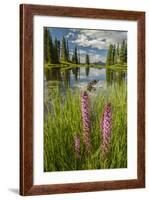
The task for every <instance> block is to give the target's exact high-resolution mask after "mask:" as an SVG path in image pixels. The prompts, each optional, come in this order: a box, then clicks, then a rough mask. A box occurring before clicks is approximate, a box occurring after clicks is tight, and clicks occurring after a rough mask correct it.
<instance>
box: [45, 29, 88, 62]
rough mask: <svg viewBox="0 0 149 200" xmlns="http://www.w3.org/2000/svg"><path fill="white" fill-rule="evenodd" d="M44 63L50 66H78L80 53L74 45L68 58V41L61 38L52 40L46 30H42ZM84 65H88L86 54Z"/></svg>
mask: <svg viewBox="0 0 149 200" xmlns="http://www.w3.org/2000/svg"><path fill="white" fill-rule="evenodd" d="M44 61H45V63H50V64H59V63H64V62H70V63H74V64H80V51H79V48H78V47H77V45H75V47H74V50H73V54H72V56H70V51H69V41H68V40H67V39H66V38H65V37H64V36H63V38H62V40H61V41H60V40H58V39H57V38H56V37H55V39H54V40H53V38H52V35H51V33H50V31H49V30H48V28H45V29H44ZM86 64H87V65H89V64H90V59H89V55H88V54H86Z"/></svg>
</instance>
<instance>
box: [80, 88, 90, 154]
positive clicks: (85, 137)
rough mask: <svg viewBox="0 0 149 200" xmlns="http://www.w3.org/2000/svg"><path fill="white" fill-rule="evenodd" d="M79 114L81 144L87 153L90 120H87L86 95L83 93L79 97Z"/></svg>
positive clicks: (87, 106) (88, 148) (88, 149)
mask: <svg viewBox="0 0 149 200" xmlns="http://www.w3.org/2000/svg"><path fill="white" fill-rule="evenodd" d="M81 112H82V122H83V142H84V144H85V148H86V151H87V152H88V153H89V152H90V149H91V146H90V119H89V105H88V94H87V92H86V91H85V92H83V93H82V95H81Z"/></svg>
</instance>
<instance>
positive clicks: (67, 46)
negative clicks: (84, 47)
mask: <svg viewBox="0 0 149 200" xmlns="http://www.w3.org/2000/svg"><path fill="white" fill-rule="evenodd" d="M66 49H67V51H66V52H67V61H69V60H70V57H69V43H68V40H67V44H66Z"/></svg>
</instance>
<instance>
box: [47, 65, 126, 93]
mask: <svg viewBox="0 0 149 200" xmlns="http://www.w3.org/2000/svg"><path fill="white" fill-rule="evenodd" d="M126 81H127V71H126V70H121V69H106V68H102V69H101V68H100V69H99V68H93V67H72V68H69V69H67V68H65V69H64V68H58V67H55V68H51V69H46V70H45V78H44V87H45V90H46V88H47V86H48V89H49V88H51V89H53V88H59V89H60V91H61V92H64V91H65V90H66V89H67V88H71V89H72V90H75V89H76V88H78V89H80V90H84V89H85V88H86V87H87V86H88V88H90V85H91V86H92V85H93V88H94V89H95V88H96V89H97V90H98V89H100V88H106V87H108V86H110V85H112V84H115V83H118V84H121V82H125V83H126Z"/></svg>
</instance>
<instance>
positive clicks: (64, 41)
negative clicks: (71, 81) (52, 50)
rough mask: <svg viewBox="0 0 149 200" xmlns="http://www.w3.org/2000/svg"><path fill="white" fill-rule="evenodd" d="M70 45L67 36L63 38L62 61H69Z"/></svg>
mask: <svg viewBox="0 0 149 200" xmlns="http://www.w3.org/2000/svg"><path fill="white" fill-rule="evenodd" d="M67 50H68V47H67V45H66V40H65V37H64V36H63V39H62V51H61V61H64V62H68V51H67Z"/></svg>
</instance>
